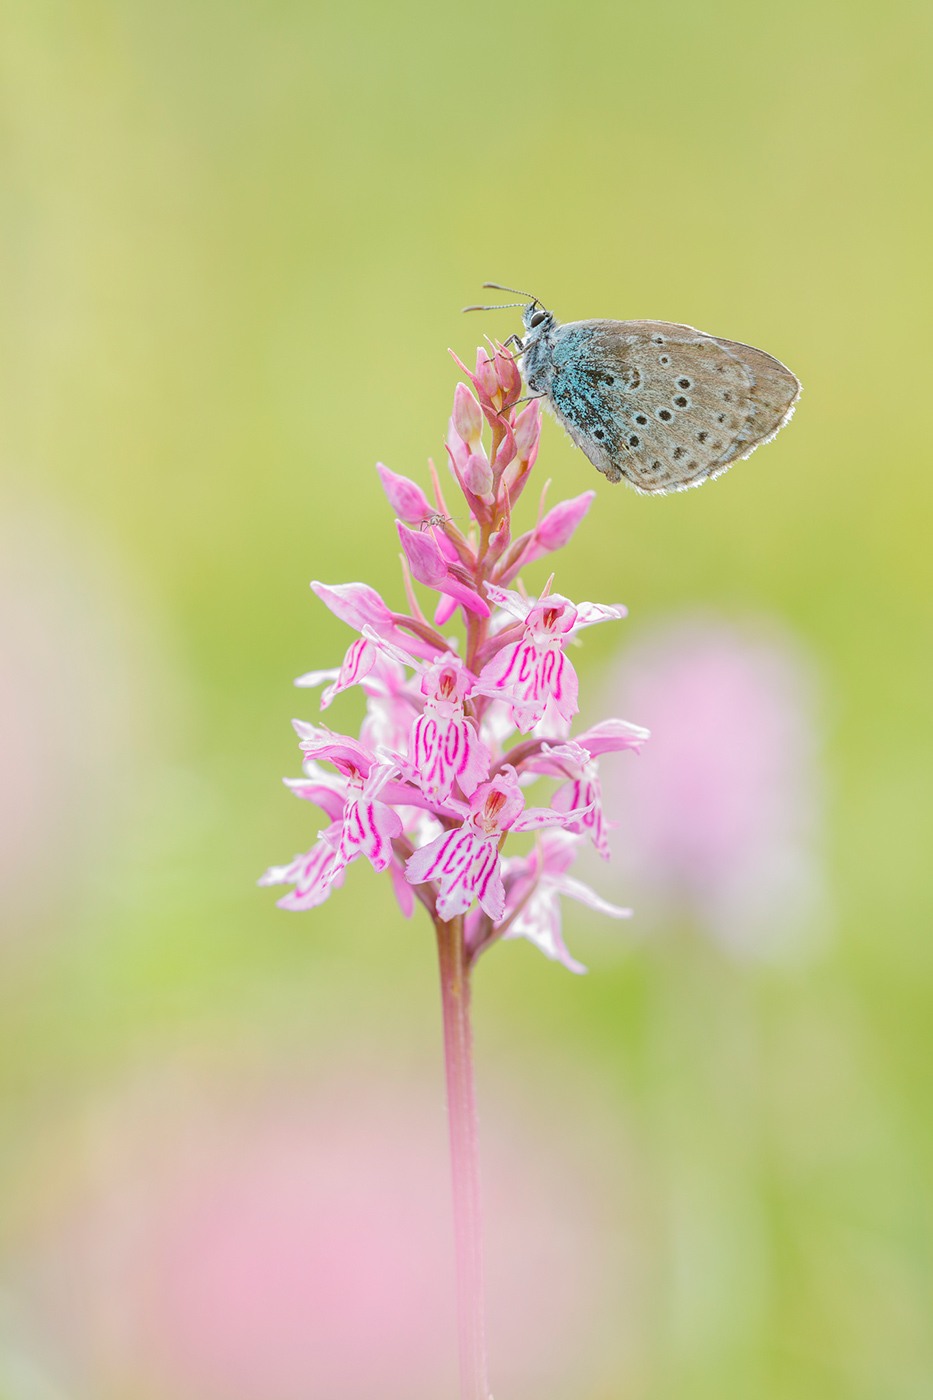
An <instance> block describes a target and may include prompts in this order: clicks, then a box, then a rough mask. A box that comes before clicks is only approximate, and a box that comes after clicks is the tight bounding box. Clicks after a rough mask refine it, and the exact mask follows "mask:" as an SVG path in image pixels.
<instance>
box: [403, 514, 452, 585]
mask: <svg viewBox="0 0 933 1400" xmlns="http://www.w3.org/2000/svg"><path fill="white" fill-rule="evenodd" d="M395 523H396V525H397V527H398V537H399V539H400V540H401V542H402V548H403V549H404V551H405V558H406V559H407V560H408V567H409V568H410V569H411V572H412V577H413V578H416V579H417V580H418V582H419V583H423V584H426V585H427V587H428V588H439V587H440V585H441V584H442V583H443V582H444V580H445V579H446V577H447V561H446V559H445V558H444V556H443V554H442V553H441V551H440V549H439V548H438V545H437V541H436V540H435V539H434V536H433V535H432V534H431V533H430V531H425V530H409V528H408V526H407V525H403V524H402V522H401V521H400V520H397V521H396V522H395Z"/></svg>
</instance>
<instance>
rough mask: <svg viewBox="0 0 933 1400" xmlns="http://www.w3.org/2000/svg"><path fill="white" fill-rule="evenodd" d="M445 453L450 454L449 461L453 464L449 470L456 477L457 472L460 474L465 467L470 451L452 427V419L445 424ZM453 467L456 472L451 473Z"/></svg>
mask: <svg viewBox="0 0 933 1400" xmlns="http://www.w3.org/2000/svg"><path fill="white" fill-rule="evenodd" d="M447 451H448V452H449V453H450V459H451V462H452V464H453V465H452V468H451V470H452V472H453V475H454V476H456V474H457V472H462V471H463V468H464V467H465V466H466V461H467V458H468V457H469V455H470V449H469V447H468V446H467V444H466V443H465V442H464V441H463V438H462V437H461V436H460V434H459V433H458V432H457V429H456V428H455V427H454V420H453V418H451V420H450V422H449V423H448V424H447ZM453 467H456V469H457V471H453Z"/></svg>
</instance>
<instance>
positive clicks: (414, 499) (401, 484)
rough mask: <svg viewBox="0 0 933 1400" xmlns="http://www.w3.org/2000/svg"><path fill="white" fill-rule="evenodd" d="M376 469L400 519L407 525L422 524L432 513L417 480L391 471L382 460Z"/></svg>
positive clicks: (390, 503) (390, 502) (391, 504)
mask: <svg viewBox="0 0 933 1400" xmlns="http://www.w3.org/2000/svg"><path fill="white" fill-rule="evenodd" d="M376 471H377V472H378V473H379V480H380V481H381V482H382V489H383V491H384V492H385V493H386V496H387V497H388V499H389V505H390V506H391V507H392V509H393V510H394V511H395V514H396V515H397V516H398V518H399V520H404V521H405V523H406V525H420V523H421V521H422V520H426V519H427V518H428V516H429V515H431V513H432V511H431V506H430V503H429V501H428V498H427V496H426V495H425V494H424V492H423V491H422V489H421V487H420V486H419V485H418V484H417V482H414V481H410V480H409V479H408V477H407V476H399V475H398V474H397V473H396V472H393V471H390V470H389V468H388V467H386V466H384V465H383V464H382V462H377V463H376Z"/></svg>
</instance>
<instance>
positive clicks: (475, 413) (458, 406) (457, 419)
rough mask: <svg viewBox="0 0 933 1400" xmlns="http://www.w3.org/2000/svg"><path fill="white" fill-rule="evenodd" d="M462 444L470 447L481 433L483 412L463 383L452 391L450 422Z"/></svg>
mask: <svg viewBox="0 0 933 1400" xmlns="http://www.w3.org/2000/svg"><path fill="white" fill-rule="evenodd" d="M451 421H452V422H453V425H454V427H455V429H456V430H457V433H458V434H459V436H460V437H461V438H462V439H463V441H464V442H468V443H469V444H470V446H471V447H472V446H473V445H474V444H475V443H477V442H479V439H480V438H481V437H482V433H483V411H482V409H481V408H480V406H479V404H478V403H477V402H476V399H475V398H474V397H473V395H472V394H471V393H470V391H469V389H468V388H467V386H466V385H465V384H463V383H460V384H458V385H457V387H456V389H455V390H454V411H453V418H452V420H451Z"/></svg>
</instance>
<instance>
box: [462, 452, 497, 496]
mask: <svg viewBox="0 0 933 1400" xmlns="http://www.w3.org/2000/svg"><path fill="white" fill-rule="evenodd" d="M461 475H462V476H463V484H464V486H465V487H466V488H467V490H468V491H472V492H473V495H474V496H485V495H486V494H487V492H489V491H491V490H492V467H490V465H489V462H488V460H487V458H486V454H485V452H483V451H482V450H480V452H472V453H471V454H470V456H469V457H468V458H467V460H466V463H465V464H464V466H463V468H462V470H461Z"/></svg>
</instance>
